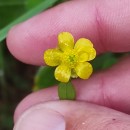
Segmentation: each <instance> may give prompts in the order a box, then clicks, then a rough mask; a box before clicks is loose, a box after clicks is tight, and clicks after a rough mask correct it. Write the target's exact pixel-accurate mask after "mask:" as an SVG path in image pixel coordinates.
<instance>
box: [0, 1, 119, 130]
mask: <svg viewBox="0 0 130 130" xmlns="http://www.w3.org/2000/svg"><path fill="white" fill-rule="evenodd" d="M43 2H45V3H44V7H43V9H47V8H48V7H49V8H50V6H54V5H56V4H58V3H60V2H63V0H55V1H54V0H52V1H49V0H0V29H1V30H0V37H1V35H3V33H1V31H2V30H3V29H6V28H7V27H8V26H9V27H10V23H12V22H13V21H16V23H17V22H18V19H19V17H21V16H24V17H21V19H20V20H21V21H22V20H24V19H27V18H29V17H30V16H32V15H34V14H36V13H38V12H39V11H40V10H41V6H38V5H40V4H41V3H43ZM51 2H52V4H50V3H51ZM36 9H38V10H36ZM30 11H31V13H28V12H30ZM27 13H28V14H29V15H26V14H27ZM25 16H26V17H25ZM20 20H19V22H20ZM13 23H14V22H13ZM11 25H12V24H11ZM6 31H7V30H6ZM5 34H6V32H4V35H5ZM5 43H6V41H5V40H3V41H1V43H0V130H11V129H12V128H13V112H14V110H15V107H16V105H17V104H18V103H19V102H20V101H21V100H22V99H23V98H24V97H25V96H26V95H27V94H29V93H30V92H31V91H32V86H35V87H36V88H35V89H42V88H46V87H48V86H52V85H55V84H57V83H58V82H57V81H56V80H55V79H54V75H53V72H54V68H49V67H40V68H38V67H35V66H31V65H26V64H24V63H21V62H19V61H18V60H16V59H15V58H14V57H13V56H11V54H10V53H9V51H8V49H7V47H6V44H5ZM119 57H120V54H112V53H107V54H104V55H101V56H97V58H96V59H95V60H94V61H92V64H93V67H94V71H97V70H101V69H106V68H108V67H110V66H111V65H112V64H114V63H116V62H117V61H118V59H119ZM46 77H47V78H46ZM34 79H35V82H34V83H33V81H34ZM47 79H48V80H47Z"/></svg>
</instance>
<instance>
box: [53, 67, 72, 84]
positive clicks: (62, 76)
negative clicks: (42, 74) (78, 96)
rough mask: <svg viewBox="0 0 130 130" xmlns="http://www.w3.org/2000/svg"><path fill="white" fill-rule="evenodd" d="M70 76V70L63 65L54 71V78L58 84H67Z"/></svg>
mask: <svg viewBox="0 0 130 130" xmlns="http://www.w3.org/2000/svg"><path fill="white" fill-rule="evenodd" d="M70 75H71V69H70V68H69V67H68V66H65V65H59V66H58V67H57V68H56V70H55V78H56V79H57V80H58V81H60V82H68V81H69V79H70Z"/></svg>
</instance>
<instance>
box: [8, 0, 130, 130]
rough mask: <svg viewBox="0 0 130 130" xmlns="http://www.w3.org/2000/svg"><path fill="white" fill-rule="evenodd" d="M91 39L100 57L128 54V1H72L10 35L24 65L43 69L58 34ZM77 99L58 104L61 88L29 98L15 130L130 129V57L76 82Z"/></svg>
mask: <svg viewBox="0 0 130 130" xmlns="http://www.w3.org/2000/svg"><path fill="white" fill-rule="evenodd" d="M63 31H68V32H71V33H72V34H73V35H74V37H75V39H79V38H81V37H85V38H88V39H90V40H91V41H92V42H93V44H94V47H95V49H96V50H97V52H98V54H100V53H105V52H107V51H110V52H128V51H130V0H109V1H108V0H73V1H68V2H66V3H63V4H61V5H58V6H57V7H54V8H52V9H49V10H47V11H45V12H43V13H41V14H39V15H37V16H35V17H33V18H31V19H29V20H27V21H25V22H23V23H21V24H19V25H17V26H15V27H14V28H12V29H11V30H10V31H9V34H8V37H7V46H8V48H9V50H10V52H11V53H12V54H13V55H14V56H15V57H16V58H17V59H19V60H21V61H22V62H24V63H28V64H33V65H44V61H43V52H44V51H45V50H46V49H48V48H53V47H55V46H56V44H57V34H58V33H59V32H63ZM73 84H74V85H75V87H76V91H77V99H76V101H59V100H58V96H57V86H54V87H51V88H47V89H44V90H40V91H38V92H35V93H32V94H30V95H29V96H27V97H26V98H25V99H24V100H23V101H22V102H21V103H20V104H19V106H18V107H17V109H16V111H15V115H14V121H15V125H14V130H35V129H36V130H117V129H118V130H130V115H129V114H130V56H129V55H128V56H126V57H125V58H122V59H121V61H120V62H119V63H117V64H116V65H114V66H113V67H111V68H110V69H108V70H106V71H101V72H98V73H95V74H93V75H92V76H91V78H90V79H89V80H80V79H78V80H74V81H73Z"/></svg>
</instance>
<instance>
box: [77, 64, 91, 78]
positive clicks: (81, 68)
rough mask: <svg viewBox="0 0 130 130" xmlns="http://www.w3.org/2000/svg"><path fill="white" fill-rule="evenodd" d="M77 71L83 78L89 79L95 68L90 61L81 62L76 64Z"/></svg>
mask: <svg viewBox="0 0 130 130" xmlns="http://www.w3.org/2000/svg"><path fill="white" fill-rule="evenodd" d="M75 71H76V73H77V75H78V76H79V77H80V78H81V79H88V78H89V77H90V75H91V74H92V71H93V68H92V65H91V64H90V63H88V62H83V63H79V64H78V65H77V66H76V68H75Z"/></svg>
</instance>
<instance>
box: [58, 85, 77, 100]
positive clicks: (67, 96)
mask: <svg viewBox="0 0 130 130" xmlns="http://www.w3.org/2000/svg"><path fill="white" fill-rule="evenodd" d="M58 95H59V98H60V100H75V99H76V91H75V88H74V86H73V85H72V83H71V82H68V83H60V84H59V85H58Z"/></svg>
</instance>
